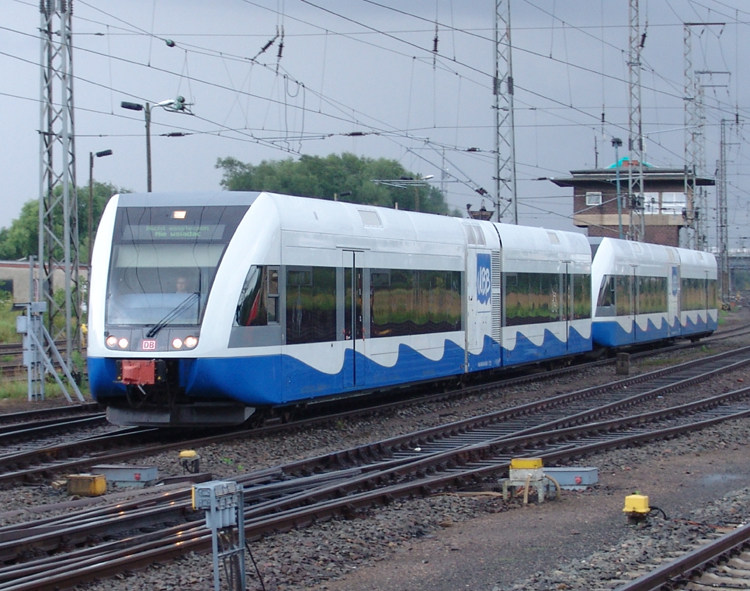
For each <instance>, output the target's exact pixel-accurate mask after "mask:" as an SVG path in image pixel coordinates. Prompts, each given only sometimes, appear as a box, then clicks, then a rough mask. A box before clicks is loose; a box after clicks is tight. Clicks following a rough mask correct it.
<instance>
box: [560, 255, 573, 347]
mask: <svg viewBox="0 0 750 591" xmlns="http://www.w3.org/2000/svg"><path fill="white" fill-rule="evenodd" d="M574 281H575V278H574V277H573V275H571V274H570V262H568V261H565V269H564V271H563V274H562V286H561V289H560V318H561V320H562V321H563V322H564V323H565V351H567V352H569V351H570V321H571V320H573V292H574V289H573V288H574Z"/></svg>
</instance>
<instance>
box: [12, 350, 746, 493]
mask: <svg viewBox="0 0 750 591" xmlns="http://www.w3.org/2000/svg"><path fill="white" fill-rule="evenodd" d="M737 356H745V358H744V359H742V360H740V361H738V362H730V360H731V359H732V358H733V357H737ZM716 363H718V364H723V363H727V365H724V366H723V367H722V366H720V367H719V368H717V369H715V370H714V372H713V373H706V372H703V374H702V377H701V374H700V373H699V374H698V375H691V379H692V380H693V381H695V380H699V379H707V377H708V376H710V375H715V373H717V372H719V373H721V372H726V371H732V370H734V369H738V368H739V367H741V366H742V365H744V364H746V363H750V347H743V348H740V349H736V350H733V351H728V352H724V353H720V354H717V355H712V356H709V357H704V358H701V359H697V360H692V361H688V362H684V363H681V364H678V365H675V366H672V367H668V368H662V369H660V370H656V371H653V372H649V373H644V374H641V375H638V376H633V377H630V378H625V379H622V380H618V381H615V382H612V383H610V384H606V385H604V386H595V387H593V388H586V389H584V390H578V391H576V392H572V393H566V394H560V395H558V396H554V397H551V398H548V399H545V400H543V401H536V402H532V403H528V404H526V405H520V406H517V407H514V408H511V409H505V410H502V411H498V412H495V413H490V414H487V415H484V416H482V417H479V418H476V417H473V418H471V419H467V420H464V421H458V422H456V423H453V424H451V425H449V426H448V427H447V429H448V430H455V431H458V430H476V429H479V428H481V427H482V426H487V425H490V424H491V423H498V422H500V421H509V420H510V419H512V418H522V417H526V416H528V415H530V414H532V413H540V412H542V411H543V410H545V409H546V410H547V411H548V412H549V413H550V414H549V415H548V417H549V418H548V420H546V421H543V424H542V425H541V426H539V425H538V426H536V427H535V428H536V429H540V428H544V426H545V425H547V426H550V425H551V424H553V421H554V415H555V414H557V415H559V414H561V413H562V412H564V411H563V409H562V405H564V404H572V403H573V402H575V401H584V400H585V401H588V402H587V403H586V406H588V407H589V409H588V410H587V411H586V412H581V413H579V414H576V415H574V417H572V418H570V417H568V418H569V419H570V420H577V421H582V420H584V419H585V417H589V420H590V417H591V416H592V415H591V413H592V412H593V411H592V410H591V408H590V407H591V406H592V402H590V401H591V400H592V398H594V397H595V396H602V395H603V394H604V393H605V392H607V391H617V390H619V391H621V392H625V391H626V390H628V391H629V392H632V391H633V389H634V387H638V386H639V385H641V384H644V383H647V382H649V381H654V380H661V379H672V380H673V381H674V382H678V384H675V383H672V384H668V385H665V386H663V387H662V389H661V390H659V391H658V392H656V393H655V394H654V395H656V394H657V393H662V392H666V391H668V390H673V389H675V388H677V387H678V386H682V387H684V386H686V385H688V384H689V383H691V382H689V381H686V380H674V377H672V378H670V376H675V374H679V373H680V372H683V373H684V372H688V373H689V374H694V372H696V371H697V372H700V367H701V366H705V365H706V364H716ZM481 388H485V386H481ZM466 391H467V390H464V391H463V393H466ZM436 396H438V397H441V396H444V394H439V395H436ZM428 398H431V399H432V398H434V396H430V397H428ZM642 399H643V397H641V398H636V397H634V396H630V397H629V400H626V401H624V402H623V401H619V402H614V403H613V402H612V400H608V401H607V405H609V406H607V407H605V409H604V410H603V411H602V413H604V412H613V411H615V410H618V409H619V408H622V407H624V406H627V405H632V404H635V403H636V402H637V401H638V400H642ZM402 405H403V403H402V402H401V403H388V404H386V405H381V406H378V407H375V408H368V409H366V410H361V409H360V410H357V411H354V412H343V413H339V414H336V415H326V416H325V417H315V418H312V419H304V420H301V421H295V422H293V423H287V424H284V425H275V426H272V427H265V428H261V429H256V430H252V431H230V432H228V433H222V434H221V435H211V436H207V437H202V438H198V439H192V440H187V441H186V440H184V439H179V440H177V441H175V442H173V443H168V444H164V443H150V444H146V445H135V443H138V444H142V443H143V440H144V439H148V438H152V440H159V439H160V438H162V437H164V436H166V434H165V433H164V431H163V430H158V429H147V428H135V427H132V428H124V429H121V430H119V431H117V432H116V433H112V434H106V435H101V436H95V437H90V438H86V439H83V440H78V441H75V442H70V443H68V444H59V445H54V446H49V447H43V448H40V449H37V450H28V451H25V452H21V453H19V454H11V455H6V456H0V469H3V468H4V469H5V470H7V472H6V473H4V474H0V484H4V485H9V484H13V483H19V482H28V481H38V480H40V479H46V478H50V477H51V476H52V475H54V474H55V473H60V472H62V471H68V472H70V471H73V470H78V469H82V468H83V469H85V468H88V467H89V466H91V465H93V464H96V463H111V462H119V461H124V460H127V459H131V458H135V457H142V456H143V455H148V454H154V453H159V452H164V451H169V450H173V449H183V448H184V446H185V445H189V446H191V447H200V446H205V445H210V444H215V443H221V442H225V441H230V440H231V441H235V440H238V439H241V438H247V437H257V436H259V435H263V434H269V433H278V432H280V431H283V430H285V429H290V428H301V427H307V426H312V425H318V424H323V423H326V422H331V421H336V420H340V419H345V418H351V417H352V416H358V415H361V414H363V413H373V412H383V411H384V409H385V410H388V409H390V408H395V407H401V406H402ZM594 406H596V405H594ZM555 407H559V409H558V410H556V409H555ZM445 430H446V427H445V426H440V427H435V428H433V429H427V430H425V431H423V432H421V433H420V435H419V437H420V439H422V440H429V439H430V438H431V437H432V438H434V437H438V436H439V433H441V432H443V431H445ZM508 430H514V427H513V425H509V427H508ZM113 442H114V443H118V444H120V445H121V446H129V447H128V449H124V450H119V451H116V452H102V453H96V454H92V453H91V450H92V449H104V448H106V447H109V446H111V445H113ZM365 447H370V446H365ZM83 453H86V454H88V455H86V456H85V457H78V458H77V459H73V460H71V459H67V458H70V457H71V456H73V457H75V456H80V455H81V454H83ZM61 458H65V459H64V460H63V459H61ZM34 464H41V465H37V466H35V467H29V466H33V465H34ZM14 466H20V467H21V469H13V467H14Z"/></svg>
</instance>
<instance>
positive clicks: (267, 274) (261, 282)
mask: <svg viewBox="0 0 750 591" xmlns="http://www.w3.org/2000/svg"><path fill="white" fill-rule="evenodd" d="M278 307H279V268H278V267H266V266H256V265H253V266H252V267H250V271H248V273H247V277H246V278H245V283H244V284H243V286H242V292H241V293H240V299H239V301H238V302H237V311H236V313H235V318H234V324H235V326H266V325H268V324H274V323H277V322H278Z"/></svg>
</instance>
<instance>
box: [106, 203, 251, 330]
mask: <svg viewBox="0 0 750 591" xmlns="http://www.w3.org/2000/svg"><path fill="white" fill-rule="evenodd" d="M246 211H247V207H244V206H243V207H239V206H190V207H184V208H180V210H179V213H180V215H179V216H176V215H175V213H176V211H175V208H174V207H123V208H120V209H118V210H117V217H116V218H115V230H114V235H113V245H112V257H111V263H110V269H109V277H108V284H107V304H106V322H107V324H112V325H120V326H127V325H131V326H132V325H145V326H165V325H167V324H177V325H197V324H200V322H201V321H202V317H203V312H204V311H205V304H206V302H207V300H208V295H209V292H210V290H211V287H212V285H213V281H214V277H215V276H216V270H217V269H218V267H219V264H220V263H221V259H222V257H223V256H224V251H225V249H226V247H227V244H229V241H230V240H231V238H232V236H233V234H234V232H235V230H236V229H237V225H238V224H239V222H240V220H241V219H242V217H243V216H244V214H245V212H246Z"/></svg>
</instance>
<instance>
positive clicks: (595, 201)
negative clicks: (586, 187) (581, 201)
mask: <svg viewBox="0 0 750 591" xmlns="http://www.w3.org/2000/svg"><path fill="white" fill-rule="evenodd" d="M601 204H602V193H601V191H586V205H601Z"/></svg>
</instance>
